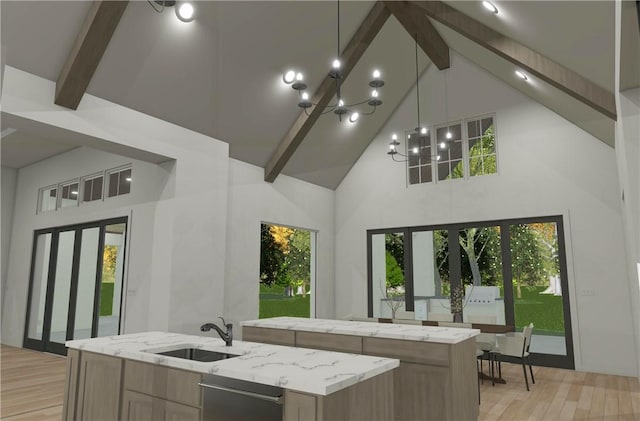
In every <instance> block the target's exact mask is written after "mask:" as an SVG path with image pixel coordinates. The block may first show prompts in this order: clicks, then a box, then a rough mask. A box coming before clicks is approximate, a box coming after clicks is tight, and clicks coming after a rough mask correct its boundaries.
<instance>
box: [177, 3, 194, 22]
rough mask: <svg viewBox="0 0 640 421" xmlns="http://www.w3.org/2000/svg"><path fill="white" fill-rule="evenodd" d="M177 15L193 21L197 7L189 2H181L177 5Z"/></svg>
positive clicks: (187, 20)
mask: <svg viewBox="0 0 640 421" xmlns="http://www.w3.org/2000/svg"><path fill="white" fill-rule="evenodd" d="M176 16H177V17H178V19H180V20H181V21H183V22H191V21H192V20H193V19H194V18H195V9H194V8H193V5H192V4H191V3H189V2H183V3H179V4H178V5H177V6H176Z"/></svg>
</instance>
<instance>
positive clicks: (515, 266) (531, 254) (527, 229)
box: [509, 224, 546, 298]
mask: <svg viewBox="0 0 640 421" xmlns="http://www.w3.org/2000/svg"><path fill="white" fill-rule="evenodd" d="M509 237H510V245H511V267H512V272H513V283H515V284H516V291H517V297H518V298H522V284H526V285H530V286H533V285H537V284H544V280H545V273H546V272H545V254H544V250H543V249H542V243H541V242H540V241H539V238H538V233H537V232H536V231H535V230H534V229H533V228H532V227H531V226H530V225H527V224H517V225H512V226H511V227H510V230H509Z"/></svg>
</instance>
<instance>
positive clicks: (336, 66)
mask: <svg viewBox="0 0 640 421" xmlns="http://www.w3.org/2000/svg"><path fill="white" fill-rule="evenodd" d="M333 68H334V69H336V70H337V69H339V68H340V60H338V59H335V60H333Z"/></svg>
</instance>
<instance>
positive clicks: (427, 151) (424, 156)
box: [420, 146, 431, 165]
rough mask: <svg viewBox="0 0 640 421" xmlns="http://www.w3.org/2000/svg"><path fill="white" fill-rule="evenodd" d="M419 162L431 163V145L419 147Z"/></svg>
mask: <svg viewBox="0 0 640 421" xmlns="http://www.w3.org/2000/svg"><path fill="white" fill-rule="evenodd" d="M420 163H421V164H422V165H424V164H430V163H431V146H425V147H424V148H422V149H420Z"/></svg>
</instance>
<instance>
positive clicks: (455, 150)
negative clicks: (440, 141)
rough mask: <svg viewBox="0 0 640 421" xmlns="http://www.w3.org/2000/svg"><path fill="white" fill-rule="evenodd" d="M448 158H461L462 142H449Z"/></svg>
mask: <svg viewBox="0 0 640 421" xmlns="http://www.w3.org/2000/svg"><path fill="white" fill-rule="evenodd" d="M449 156H450V159H452V160H453V159H462V142H459V141H457V142H451V143H450V145H449Z"/></svg>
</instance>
